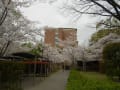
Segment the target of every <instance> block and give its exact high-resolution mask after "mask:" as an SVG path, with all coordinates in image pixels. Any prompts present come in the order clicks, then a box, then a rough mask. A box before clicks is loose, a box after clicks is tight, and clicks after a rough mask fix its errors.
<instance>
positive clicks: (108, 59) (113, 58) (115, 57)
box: [103, 43, 120, 79]
mask: <svg viewBox="0 0 120 90" xmlns="http://www.w3.org/2000/svg"><path fill="white" fill-rule="evenodd" d="M103 60H104V61H105V69H106V74H107V75H108V76H110V77H114V76H117V77H119V79H120V43H110V44H108V45H106V46H105V47H104V49H103Z"/></svg>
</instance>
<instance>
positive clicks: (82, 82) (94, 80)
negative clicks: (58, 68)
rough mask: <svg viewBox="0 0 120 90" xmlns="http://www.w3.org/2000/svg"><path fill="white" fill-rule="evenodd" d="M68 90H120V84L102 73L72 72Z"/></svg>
mask: <svg viewBox="0 0 120 90" xmlns="http://www.w3.org/2000/svg"><path fill="white" fill-rule="evenodd" d="M66 90H120V83H117V82H113V81H111V80H110V79H109V78H107V77H106V76H105V75H103V74H100V73H95V72H80V71H77V70H72V71H71V72H70V76H69V78H68V83H67V87H66Z"/></svg>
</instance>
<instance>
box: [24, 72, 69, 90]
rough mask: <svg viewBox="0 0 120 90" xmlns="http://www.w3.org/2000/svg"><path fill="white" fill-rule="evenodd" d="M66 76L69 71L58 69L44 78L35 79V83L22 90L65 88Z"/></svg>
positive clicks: (59, 89) (60, 89)
mask: <svg viewBox="0 0 120 90" xmlns="http://www.w3.org/2000/svg"><path fill="white" fill-rule="evenodd" d="M68 76H69V71H58V72H56V73H54V74H52V75H51V76H49V77H47V78H45V80H43V81H40V82H38V81H37V84H35V85H34V84H32V85H30V86H29V87H27V88H24V90H65V86H66V83H67V78H68ZM34 81H35V80H34Z"/></svg>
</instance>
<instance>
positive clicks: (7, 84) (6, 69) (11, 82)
mask: <svg viewBox="0 0 120 90" xmlns="http://www.w3.org/2000/svg"><path fill="white" fill-rule="evenodd" d="M23 69H24V68H23V64H22V63H19V62H13V61H0V85H1V86H0V89H2V90H20V88H21V86H20V81H21V75H22V72H23Z"/></svg>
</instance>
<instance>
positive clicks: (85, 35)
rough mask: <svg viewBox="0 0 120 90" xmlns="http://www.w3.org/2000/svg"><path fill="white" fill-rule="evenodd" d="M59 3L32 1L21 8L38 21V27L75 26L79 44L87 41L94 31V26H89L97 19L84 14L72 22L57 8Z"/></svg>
mask: <svg viewBox="0 0 120 90" xmlns="http://www.w3.org/2000/svg"><path fill="white" fill-rule="evenodd" d="M60 4H61V2H60V0H59V2H56V3H55V4H51V5H50V4H48V3H34V4H33V5H31V6H30V7H28V8H22V12H23V14H24V16H26V17H27V18H28V19H30V20H32V21H37V22H39V23H40V24H39V26H40V27H42V26H48V27H49V26H50V27H67V28H77V29H78V31H77V38H78V41H79V44H86V43H88V39H89V38H90V36H91V34H92V33H93V32H95V31H96V30H95V28H91V27H90V26H93V25H95V22H96V21H97V19H96V18H95V17H91V16H87V15H84V16H82V17H81V18H80V19H79V20H78V21H76V22H74V21H73V19H72V17H70V16H69V15H63V14H62V13H61V12H60V8H58V7H59V6H60Z"/></svg>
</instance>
